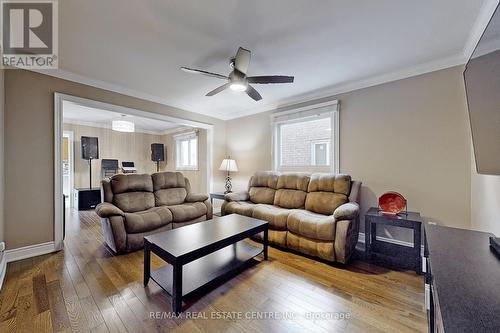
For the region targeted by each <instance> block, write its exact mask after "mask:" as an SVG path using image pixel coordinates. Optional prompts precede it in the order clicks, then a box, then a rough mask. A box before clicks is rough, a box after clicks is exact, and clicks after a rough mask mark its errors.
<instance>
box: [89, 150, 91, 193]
mask: <svg viewBox="0 0 500 333" xmlns="http://www.w3.org/2000/svg"><path fill="white" fill-rule="evenodd" d="M91 189H92V158H89V190H91Z"/></svg>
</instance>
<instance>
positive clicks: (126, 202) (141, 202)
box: [113, 192, 155, 213]
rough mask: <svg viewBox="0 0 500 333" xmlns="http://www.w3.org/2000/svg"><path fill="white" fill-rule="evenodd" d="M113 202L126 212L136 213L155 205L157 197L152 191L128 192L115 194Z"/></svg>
mask: <svg viewBox="0 0 500 333" xmlns="http://www.w3.org/2000/svg"><path fill="white" fill-rule="evenodd" d="M113 203H114V204H115V206H117V207H118V208H120V209H121V210H122V211H124V212H125V213H135V212H139V211H143V210H148V209H150V208H152V207H154V206H155V197H154V195H153V193H151V192H127V193H120V194H115V195H114V196H113Z"/></svg>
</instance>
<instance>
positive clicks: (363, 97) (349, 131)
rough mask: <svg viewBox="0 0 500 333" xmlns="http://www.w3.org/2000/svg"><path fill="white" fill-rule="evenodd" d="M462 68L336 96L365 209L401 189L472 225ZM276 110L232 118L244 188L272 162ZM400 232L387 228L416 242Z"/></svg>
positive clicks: (346, 156)
mask: <svg viewBox="0 0 500 333" xmlns="http://www.w3.org/2000/svg"><path fill="white" fill-rule="evenodd" d="M462 70H463V68H462V67H454V68H450V69H446V70H442V71H438V72H433V73H429V74H425V75H421V76H417V77H412V78H408V79H404V80H400V81H395V82H390V83H387V84H382V85H379V86H375V87H370V88H366V89H362V90H357V91H353V92H350V93H346V94H341V95H338V96H334V97H332V98H330V99H333V98H337V99H338V100H339V101H340V105H341V106H340V170H341V172H344V173H348V174H351V175H352V176H353V178H354V179H358V180H361V181H362V182H363V185H364V186H363V189H362V202H361V209H362V211H363V212H364V211H366V210H367V209H368V208H369V207H370V206H376V205H377V198H378V196H380V195H381V194H382V193H383V192H385V191H389V190H395V191H398V192H401V193H402V194H403V195H404V196H405V197H406V198H407V199H408V207H409V209H410V210H413V211H419V212H421V213H422V214H423V216H424V217H425V219H426V220H432V221H436V222H439V223H442V224H444V225H450V226H456V227H462V228H468V227H469V226H470V179H471V178H470V177H471V176H470V154H471V151H470V130H469V123H468V116H467V109H466V103H465V90H464V84H463V78H462ZM324 100H326V99H324ZM324 100H322V101H324ZM270 114H271V113H269V112H268V113H263V114H258V115H254V116H249V117H245V118H240V119H235V120H231V121H228V122H227V123H226V135H227V146H228V153H229V154H231V156H233V157H234V158H235V159H236V161H237V163H238V166H240V171H241V172H238V173H237V174H235V175H234V180H235V184H236V185H237V187H238V188H239V189H244V188H245V187H246V182H247V181H248V179H249V177H250V176H251V174H252V173H253V172H254V171H256V170H264V169H270V168H271V165H272V164H271V161H272V159H271V127H270ZM361 229H362V230H363V229H364V228H363V225H362V226H361ZM394 232H395V231H394V230H384V231H383V234H384V236H386V237H395V238H398V239H401V240H405V241H411V237H410V235H409V234H407V233H403V234H397V235H396V234H394Z"/></svg>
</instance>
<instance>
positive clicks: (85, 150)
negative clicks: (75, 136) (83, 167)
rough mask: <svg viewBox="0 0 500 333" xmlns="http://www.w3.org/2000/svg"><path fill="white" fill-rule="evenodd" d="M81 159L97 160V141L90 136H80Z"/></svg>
mask: <svg viewBox="0 0 500 333" xmlns="http://www.w3.org/2000/svg"><path fill="white" fill-rule="evenodd" d="M81 143H82V159H84V160H95V159H98V158H99V139H98V138H96V137H91V136H82V137H81Z"/></svg>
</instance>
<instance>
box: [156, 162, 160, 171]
mask: <svg viewBox="0 0 500 333" xmlns="http://www.w3.org/2000/svg"><path fill="white" fill-rule="evenodd" d="M156 172H160V161H156Z"/></svg>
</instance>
